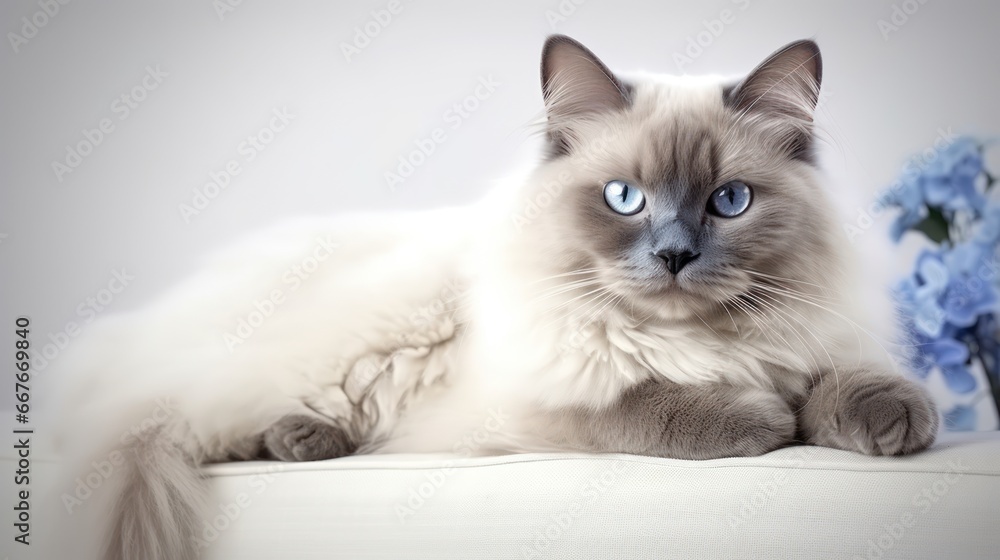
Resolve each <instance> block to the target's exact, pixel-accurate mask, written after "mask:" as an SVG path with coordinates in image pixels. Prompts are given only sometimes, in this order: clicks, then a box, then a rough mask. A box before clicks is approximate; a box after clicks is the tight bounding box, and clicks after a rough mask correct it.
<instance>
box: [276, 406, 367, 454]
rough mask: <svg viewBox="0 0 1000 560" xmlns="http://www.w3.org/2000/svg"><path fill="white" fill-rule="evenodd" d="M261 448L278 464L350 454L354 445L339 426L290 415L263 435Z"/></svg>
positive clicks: (310, 417)
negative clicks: (278, 462) (277, 460)
mask: <svg viewBox="0 0 1000 560" xmlns="http://www.w3.org/2000/svg"><path fill="white" fill-rule="evenodd" d="M264 448H265V450H266V451H267V453H268V454H269V457H270V458H274V459H279V460H281V461H320V460H323V459H335V458H337V457H343V456H345V455H350V454H351V453H353V452H354V451H355V450H356V449H357V445H356V444H355V443H354V441H353V440H352V439H351V437H350V435H349V434H348V433H347V432H346V431H345V430H344V429H342V428H340V427H339V426H335V425H333V424H330V423H328V422H324V421H322V420H319V419H317V418H314V417H312V416H305V415H290V416H285V417H284V418H282V419H280V420H278V421H277V422H275V423H274V424H273V425H272V426H271V427H270V428H268V429H267V430H266V431H265V432H264Z"/></svg>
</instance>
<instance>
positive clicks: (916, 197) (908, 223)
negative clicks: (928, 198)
mask: <svg viewBox="0 0 1000 560" xmlns="http://www.w3.org/2000/svg"><path fill="white" fill-rule="evenodd" d="M885 203H886V204H887V205H891V206H898V207H899V208H901V209H902V210H903V212H902V214H900V215H899V216H897V217H896V220H895V221H894V222H893V223H892V229H891V231H890V235H892V239H893V241H899V239H900V238H901V237H902V236H903V233H905V232H906V231H907V230H908V229H910V228H912V227H913V226H915V225H917V224H919V223H920V222H921V221H923V219H924V218H926V217H927V206H926V205H925V204H924V192H923V189H921V188H920V183H919V177H915V178H910V177H905V178H901V179H900V180H899V182H898V183H897V184H896V188H894V189H893V190H892V191H891V192H890V193H889V194H888V195H887V196H886V197H885Z"/></svg>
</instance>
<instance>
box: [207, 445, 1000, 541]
mask: <svg viewBox="0 0 1000 560" xmlns="http://www.w3.org/2000/svg"><path fill="white" fill-rule="evenodd" d="M208 472H209V473H210V475H211V476H212V477H213V478H214V481H215V482H214V487H215V489H216V491H217V496H216V497H215V501H213V503H219V504H222V506H220V507H219V508H217V510H216V514H217V517H216V519H215V520H214V522H215V523H216V524H217V525H218V526H219V527H224V529H223V530H222V531H219V532H218V536H217V537H215V540H214V541H213V542H211V543H210V546H209V549H208V550H209V551H210V554H208V555H207V557H208V558H210V559H220V560H221V559H241V560H254V559H261V560H263V559H273V558H288V559H297V560H299V559H301V560H306V559H321V558H322V559H329V558H386V559H389V558H392V559H397V558H433V559H443V558H455V559H463V560H466V559H470V558H485V557H490V558H542V557H544V558H809V559H814V558H855V557H858V558H933V559H943V558H949V559H953V558H997V557H998V555H1000V529H998V527H997V516H996V513H997V511H1000V433H998V432H986V433H977V434H944V435H943V436H942V439H941V441H939V443H938V444H937V445H936V446H935V447H934V448H933V449H932V450H930V451H928V452H925V453H921V454H918V455H915V456H911V457H902V458H898V457H876V458H873V457H866V456H863V455H858V454H854V453H847V452H843V451H836V450H832V449H825V448H818V447H794V448H789V449H783V450H780V451H776V452H774V453H770V454H767V455H765V456H763V457H754V458H746V459H720V460H713V461H682V460H671V459H654V458H648V457H637V456H631V455H584V454H563V455H557V454H529V455H513V456H502V457H490V458H474V459H462V458H449V457H432V456H402V455H388V456H363V457H349V458H345V459H338V460H333V461H323V462H317V463H297V464H287V463H286V464H278V463H262V462H258V463H242V464H226V465H216V466H212V467H210V468H209V469H208ZM224 510H228V512H229V516H228V517H234V516H237V515H238V517H236V519H235V521H229V519H228V518H227V516H226V513H225V511H224ZM237 512H238V513H237ZM207 535H208V536H209V537H212V536H213V533H212V532H211V530H209V532H208V533H207Z"/></svg>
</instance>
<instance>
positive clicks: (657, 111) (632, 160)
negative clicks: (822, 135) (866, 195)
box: [63, 35, 938, 560]
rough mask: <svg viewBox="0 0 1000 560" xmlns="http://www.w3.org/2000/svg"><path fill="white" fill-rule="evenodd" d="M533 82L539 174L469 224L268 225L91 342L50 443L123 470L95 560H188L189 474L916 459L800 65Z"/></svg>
mask: <svg viewBox="0 0 1000 560" xmlns="http://www.w3.org/2000/svg"><path fill="white" fill-rule="evenodd" d="M541 77H542V93H543V100H544V105H545V119H544V125H543V126H544V144H545V153H544V154H543V159H542V161H541V162H540V163H539V164H538V165H537V166H536V167H535V168H534V169H533V170H531V171H530V172H528V173H527V174H526V175H525V176H521V177H516V178H515V179H513V180H511V181H509V182H507V183H503V184H501V185H499V186H498V187H497V188H496V189H494V190H493V191H492V192H491V193H490V194H489V195H488V196H487V197H485V198H484V199H483V200H482V201H481V202H480V203H477V204H475V205H473V206H471V207H467V208H446V209H441V210H435V211H427V212H415V213H385V214H381V215H366V216H355V217H341V218H337V219H335V220H321V219H315V220H303V221H298V222H295V223H292V224H288V225H285V226H282V227H278V228H275V229H272V230H270V231H267V232H264V233H262V234H259V235H257V236H255V237H252V238H250V239H248V240H247V242H246V243H244V244H243V245H241V246H239V247H237V248H235V249H233V250H231V251H228V252H225V253H222V254H220V255H219V256H217V257H216V258H215V259H213V261H212V263H211V266H210V267H209V269H208V270H207V271H205V272H203V273H202V274H201V275H199V276H197V277H195V278H194V279H192V280H191V281H189V282H187V283H186V284H184V285H182V286H180V287H179V288H178V289H176V290H174V291H173V292H171V293H170V294H168V295H167V296H166V297H164V298H163V299H161V300H160V301H159V302H157V303H154V304H153V305H151V306H150V307H149V308H147V309H144V310H142V311H139V312H136V313H133V314H131V315H127V316H122V317H118V318H109V319H106V320H104V321H103V322H101V323H99V324H95V325H94V328H93V329H92V330H91V332H90V333H89V334H88V335H87V338H89V340H87V342H86V343H84V342H81V343H80V344H79V345H78V347H79V348H78V349H77V350H76V351H75V354H76V356H75V357H74V358H71V359H67V360H66V362H67V364H68V365H67V366H66V368H67V369H68V370H71V371H69V372H67V373H71V374H72V376H69V377H68V379H71V380H73V385H72V386H71V388H70V389H68V390H67V393H66V394H67V395H71V397H70V398H68V399H67V403H68V404H67V407H66V410H67V411H68V412H67V420H64V421H63V424H65V425H74V426H77V427H78V428H80V430H81V433H86V434H105V436H103V438H97V437H95V436H92V435H91V436H83V435H79V434H77V435H75V436H74V435H72V434H70V435H67V437H66V438H65V439H66V441H67V442H68V443H70V444H73V445H75V447H76V449H77V450H78V451H79V452H80V453H82V456H84V457H88V458H89V457H93V456H103V455H102V454H101V453H104V454H106V453H107V450H108V449H112V450H114V451H112V453H114V452H118V453H120V457H123V465H122V466H121V467H120V468H119V469H118V470H117V472H115V473H114V476H112V477H111V479H110V480H109V481H108V482H107V484H105V486H103V487H102V488H101V489H100V493H101V494H102V495H103V496H104V500H105V502H104V503H103V505H100V506H98V505H95V504H91V503H81V504H75V503H74V504H72V505H73V507H77V508H78V511H81V512H85V513H82V514H81V515H83V516H85V517H87V518H88V519H93V520H97V521H99V522H100V523H102V524H104V529H105V530H106V535H107V538H106V544H105V546H106V548H105V549H103V550H104V551H103V553H102V557H104V558H111V559H116V560H124V559H128V560H133V559H140V558H141V559H144V560H164V559H169V560H185V559H191V558H196V557H197V556H198V554H199V545H198V544H197V542H196V541H195V540H194V539H193V538H192V535H194V532H195V530H196V528H197V527H200V516H201V512H202V511H203V506H204V504H205V502H206V500H207V495H208V494H207V487H206V482H205V481H204V480H203V479H202V478H201V477H200V476H199V474H198V469H197V468H198V466H199V465H202V464H205V463H210V462H218V461H228V460H240V459H254V458H267V459H277V460H282V461H311V460H320V459H330V458H336V457H341V456H344V455H349V454H354V453H391V452H437V451H444V452H452V453H459V454H463V455H473V454H485V453H503V452H527V451H553V450H581V451H589V452H621V453H634V454H641V455H650V456H657V457H672V458H681V459H710V458H720V457H734V456H753V455H760V454H763V453H767V452H769V451H772V450H775V449H778V448H781V447H783V446H787V445H791V444H794V443H807V444H814V445H821V446H829V447H835V448H839V449H845V450H850V451H855V452H859V453H865V454H870V455H899V454H907V453H914V452H918V451H921V450H923V449H925V448H927V447H928V446H929V445H931V444H932V442H933V441H934V438H935V434H936V432H937V427H938V414H937V411H936V409H935V407H934V404H933V403H932V401H931V400H930V399H929V398H928V396H927V394H926V393H925V392H924V391H923V390H922V389H921V388H920V387H919V386H917V385H915V384H913V383H911V382H910V381H908V380H906V379H905V377H904V376H902V375H900V373H899V368H898V367H896V363H897V360H896V359H895V357H894V355H893V353H890V352H888V351H886V350H885V349H884V348H883V347H882V344H881V343H879V341H880V340H888V339H890V338H891V335H886V334H885V333H884V332H883V331H884V330H885V326H886V325H887V324H888V323H891V321H888V320H886V318H887V317H891V315H892V308H891V305H889V303H888V302H886V303H885V305H883V306H882V307H878V306H875V307H865V308H862V306H859V305H857V304H856V303H855V301H854V300H855V299H856V298H855V296H854V294H857V293H859V290H860V288H859V285H858V284H857V283H856V282H857V278H856V277H855V275H853V274H852V273H851V272H850V271H851V267H850V266H849V263H850V262H851V259H850V255H849V252H848V251H846V250H845V248H844V246H843V238H842V236H841V235H840V234H839V231H838V230H837V228H836V226H835V224H834V219H833V217H832V213H833V212H832V210H831V206H830V204H829V203H828V202H827V199H826V197H827V194H826V193H825V191H824V190H823V189H822V188H821V187H820V179H819V177H820V174H819V170H818V165H817V156H816V151H817V150H816V146H815V144H816V140H815V131H814V124H813V120H814V111H815V108H816V104H817V100H818V96H819V87H820V82H821V78H822V63H821V57H820V51H819V49H818V47H817V45H816V44H815V43H814V42H812V41H809V40H804V41H798V42H795V43H792V44H790V45H788V46H786V47H784V48H782V49H780V50H779V51H777V52H775V53H774V54H773V55H771V56H770V57H769V58H767V59H766V60H765V61H764V62H762V63H761V64H760V65H759V66H758V67H757V68H755V69H754V70H753V71H751V72H750V73H749V74H748V75H747V76H746V77H744V78H742V79H740V80H727V79H724V78H719V77H704V78H701V77H690V76H683V77H667V76H657V75H651V74H642V73H640V74H634V75H632V74H630V75H619V74H615V73H613V72H612V71H611V70H609V69H608V67H607V66H606V65H605V64H604V63H603V62H602V61H601V60H600V59H598V58H597V57H596V56H595V55H594V54H593V53H592V52H591V51H590V50H588V49H587V48H586V47H584V46H583V45H582V44H580V43H578V42H576V41H575V40H573V39H570V38H568V37H565V36H558V35H557V36H552V37H550V38H549V39H548V40H547V42H546V43H545V46H544V48H543V53H542V64H541ZM84 418H97V419H98V420H92V421H90V422H89V423H88V424H86V426H85V427H83V426H80V424H81V423H83V420H81V419H84ZM70 419H72V420H70ZM95 440H98V441H95ZM94 449H101V450H102V452H101V453H98V454H96V455H95V454H94V452H93V450H94ZM84 464H89V463H86V462H85V463H84ZM77 475H78V473H77ZM65 505H66V506H67V508H69V507H70V504H65ZM100 508H107V509H100ZM79 550H80V549H77V553H78V554H77V556H79Z"/></svg>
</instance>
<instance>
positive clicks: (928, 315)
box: [897, 251, 948, 339]
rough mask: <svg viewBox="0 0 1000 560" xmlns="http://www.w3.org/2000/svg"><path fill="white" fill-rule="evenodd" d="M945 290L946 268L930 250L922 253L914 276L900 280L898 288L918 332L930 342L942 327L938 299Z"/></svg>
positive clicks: (942, 311)
mask: <svg viewBox="0 0 1000 560" xmlns="http://www.w3.org/2000/svg"><path fill="white" fill-rule="evenodd" d="M947 288H948V267H946V266H945V264H944V262H943V261H942V260H941V257H940V256H938V255H937V254H936V253H933V252H931V251H924V252H923V253H921V255H920V257H919V258H918V259H917V270H916V271H915V273H914V274H913V276H911V277H909V278H907V279H905V280H903V282H902V283H901V284H900V285H899V287H898V288H897V293H898V294H899V297H900V301H901V303H902V305H903V307H904V309H906V311H907V312H908V314H909V316H910V317H911V318H912V320H913V327H914V329H915V331H916V332H917V333H919V334H921V335H923V336H926V337H929V338H931V339H935V338H937V337H938V336H940V335H941V330H942V329H943V328H944V324H945V310H944V308H942V307H941V300H942V299H943V296H944V293H945V290H946V289H947Z"/></svg>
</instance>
